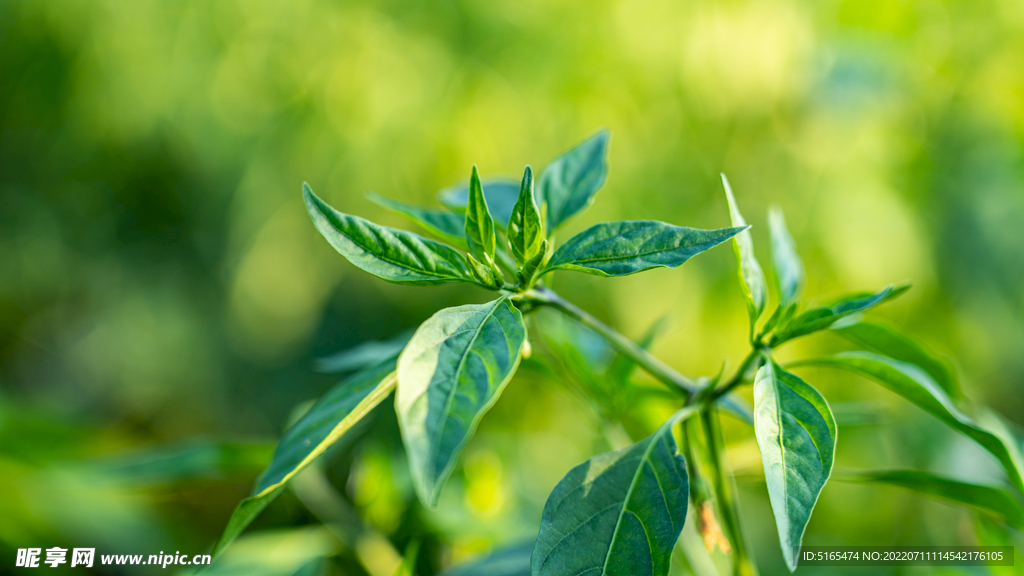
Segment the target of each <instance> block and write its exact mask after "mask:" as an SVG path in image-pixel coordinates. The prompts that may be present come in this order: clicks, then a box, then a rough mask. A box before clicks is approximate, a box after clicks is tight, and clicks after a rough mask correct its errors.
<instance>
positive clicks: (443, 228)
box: [366, 192, 466, 247]
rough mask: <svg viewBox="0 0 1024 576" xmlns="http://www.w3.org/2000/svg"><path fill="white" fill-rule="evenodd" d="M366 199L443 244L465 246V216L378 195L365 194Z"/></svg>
mask: <svg viewBox="0 0 1024 576" xmlns="http://www.w3.org/2000/svg"><path fill="white" fill-rule="evenodd" d="M366 197H367V198H368V199H369V200H370V202H373V203H374V204H376V205H378V206H380V207H382V208H386V209H388V210H390V211H392V212H394V213H395V214H399V215H401V216H405V217H406V218H408V219H409V220H411V221H413V222H415V223H416V224H418V225H419V226H420V228H423V229H424V230H426V231H427V232H429V233H430V234H433V235H434V236H437V237H438V238H440V239H441V240H444V241H445V242H447V243H449V244H452V245H455V246H459V247H463V246H465V245H466V233H465V230H464V226H465V220H466V218H465V216H463V215H462V214H455V213H452V212H448V211H446V210H439V209H433V208H424V207H422V206H417V205H415V204H409V203H408V202H402V201H400V200H392V199H391V198H385V197H384V196H381V195H380V194H374V193H373V192H367V193H366Z"/></svg>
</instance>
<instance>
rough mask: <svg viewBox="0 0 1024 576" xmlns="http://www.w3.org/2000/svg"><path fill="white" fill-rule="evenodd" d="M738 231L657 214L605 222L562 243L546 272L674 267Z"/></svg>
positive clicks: (605, 272) (627, 271)
mask: <svg viewBox="0 0 1024 576" xmlns="http://www.w3.org/2000/svg"><path fill="white" fill-rule="evenodd" d="M741 231H742V228H721V229H718V230H697V229H694V228H687V227H685V226H673V225H671V224H666V223H664V222H658V221H656V220H622V221H619V222H604V223H601V224H595V225H594V226H591V227H590V228H587V229H586V230H584V231H583V232H580V233H579V234H577V235H575V236H573V237H572V238H570V239H569V241H568V242H566V243H565V244H562V245H561V246H560V247H559V248H558V249H557V250H555V253H554V254H553V255H552V256H551V260H550V261H549V262H548V265H547V267H546V268H545V269H544V272H549V271H551V270H576V271H579V272H586V273H588V274H595V275H597V276H626V275H628V274H635V273H637V272H643V271H644V270H650V269H651V268H661V267H664V268H675V267H676V266H679V265H680V264H682V263H683V262H686V261H687V260H689V259H690V258H691V257H693V256H696V255H697V254H700V253H701V252H703V251H705V250H707V249H709V248H713V247H715V246H717V245H719V244H721V243H722V242H725V241H726V240H728V239H729V238H732V237H734V236H735V235H736V234H737V233H740V232H741Z"/></svg>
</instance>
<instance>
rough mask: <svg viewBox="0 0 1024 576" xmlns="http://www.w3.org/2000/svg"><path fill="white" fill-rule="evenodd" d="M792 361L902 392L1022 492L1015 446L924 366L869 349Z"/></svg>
mask: <svg viewBox="0 0 1024 576" xmlns="http://www.w3.org/2000/svg"><path fill="white" fill-rule="evenodd" d="M793 365H799V366H813V365H819V366H832V367H836V368H842V369H844V370H847V371H850V372H853V373H854V374H858V375H860V376H863V377H865V378H868V379H869V380H874V381H875V382H877V383H879V384H881V385H882V386H884V387H886V388H888V389H889V390H892V391H893V392H895V393H897V394H899V395H900V396H903V397H904V398H906V399H907V400H909V401H910V402H912V403H914V404H916V405H917V406H919V407H920V408H922V409H924V410H925V411H926V412H929V413H931V414H932V415H933V416H935V417H936V418H938V419H939V420H942V421H943V422H945V423H946V424H948V425H949V426H950V427H951V428H953V429H954V430H957V431H958V432H960V433H962V434H964V435H965V436H967V437H968V438H970V439H972V440H974V441H975V442H977V443H978V444H980V445H981V446H982V447H983V448H985V449H986V450H988V451H989V452H991V453H992V455H993V456H995V457H996V459H997V460H999V463H1000V464H1002V465H1003V468H1004V469H1005V470H1006V474H1007V476H1008V477H1009V479H1010V482H1011V483H1012V484H1013V485H1014V487H1016V488H1017V489H1018V490H1020V491H1022V492H1024V480H1022V478H1021V472H1020V471H1021V470H1024V463H1022V462H1021V458H1020V455H1019V452H1018V450H1017V447H1015V446H1013V445H1012V444H1011V442H1012V440H1011V439H1009V438H1007V437H1006V436H1005V435H1001V434H996V433H994V432H993V431H991V430H989V429H987V428H985V427H983V426H981V425H979V424H978V423H977V422H975V421H974V420H972V419H971V418H970V417H969V416H967V415H966V414H964V413H963V412H961V411H960V410H958V409H957V408H956V406H954V405H953V402H952V401H951V400H950V399H949V396H947V395H946V392H945V391H943V390H942V388H940V387H939V385H938V384H936V383H935V381H934V380H932V378H931V376H929V375H928V374H927V373H926V372H925V371H924V370H922V369H921V368H918V367H917V366H915V365H913V364H908V363H906V362H900V361H898V360H894V359H892V358H887V357H885V356H881V355H878V354H873V353H871V352H842V353H839V354H836V355H834V356H828V357H824V358H813V359H809V360H801V361H799V362H795V363H794V364H793Z"/></svg>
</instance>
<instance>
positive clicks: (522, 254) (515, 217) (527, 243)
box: [506, 166, 544, 267]
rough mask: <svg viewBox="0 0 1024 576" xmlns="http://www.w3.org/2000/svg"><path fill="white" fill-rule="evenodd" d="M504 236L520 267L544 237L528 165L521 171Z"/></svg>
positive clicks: (532, 255) (535, 250)
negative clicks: (520, 182) (521, 174)
mask: <svg viewBox="0 0 1024 576" xmlns="http://www.w3.org/2000/svg"><path fill="white" fill-rule="evenodd" d="M506 236H507V237H508V243H509V245H510V246H512V255H513V256H515V258H516V262H517V263H518V264H519V266H520V267H522V266H523V265H524V264H525V263H526V262H528V261H529V260H530V259H532V258H533V257H534V256H536V255H537V253H538V252H539V251H540V247H541V246H540V245H541V241H542V240H543V239H544V224H543V223H542V222H541V220H540V211H539V210H538V209H537V202H536V201H535V200H534V197H533V170H532V169H531V168H530V167H529V166H527V167H526V171H525V172H524V173H523V183H522V185H521V186H520V188H519V199H518V200H517V201H516V205H515V207H513V208H512V217H511V218H510V219H509V221H508V231H507V233H506Z"/></svg>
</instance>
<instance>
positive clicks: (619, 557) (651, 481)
mask: <svg viewBox="0 0 1024 576" xmlns="http://www.w3.org/2000/svg"><path fill="white" fill-rule="evenodd" d="M696 411H697V409H696V408H695V407H692V406H691V407H687V408H683V409H682V410H680V411H679V412H677V413H676V414H675V415H674V416H672V417H671V418H670V419H669V420H668V421H667V422H665V424H663V425H662V426H661V428H659V429H658V430H657V431H656V432H655V433H654V434H652V435H651V436H649V437H647V438H646V439H644V440H641V441H640V442H637V443H636V444H633V445H632V446H628V447H626V448H623V449H621V450H615V451H614V452H607V453H605V454H600V455H598V456H595V457H593V458H591V459H590V460H588V461H586V462H584V463H583V464H580V465H579V466H576V467H575V468H573V469H572V470H570V471H569V473H568V474H566V475H565V477H564V478H562V480H561V481H560V482H559V483H558V485H556V486H555V489H554V490H552V491H551V495H550V496H548V501H547V503H546V504H545V505H544V513H543V515H542V516H541V526H540V535H539V536H538V537H537V546H536V548H535V549H534V551H533V559H532V560H531V566H532V573H533V576H547V575H551V576H564V575H566V574H591V573H593V574H608V575H611V574H630V575H633V576H665V575H666V574H668V569H669V562H670V559H671V556H672V549H673V548H674V547H675V544H676V540H678V539H679V533H680V532H681V531H682V529H683V522H684V521H685V520H686V508H687V498H688V496H689V484H688V481H687V473H686V461H685V459H684V458H683V455H682V454H680V453H679V449H678V447H677V446H676V440H675V437H674V436H673V435H672V427H673V426H674V425H675V424H676V423H677V422H678V421H680V420H682V419H684V418H687V417H689V416H691V415H693V414H695V413H696Z"/></svg>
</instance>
